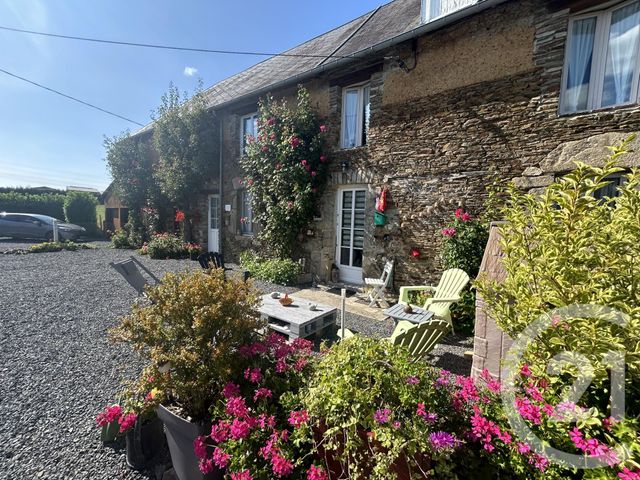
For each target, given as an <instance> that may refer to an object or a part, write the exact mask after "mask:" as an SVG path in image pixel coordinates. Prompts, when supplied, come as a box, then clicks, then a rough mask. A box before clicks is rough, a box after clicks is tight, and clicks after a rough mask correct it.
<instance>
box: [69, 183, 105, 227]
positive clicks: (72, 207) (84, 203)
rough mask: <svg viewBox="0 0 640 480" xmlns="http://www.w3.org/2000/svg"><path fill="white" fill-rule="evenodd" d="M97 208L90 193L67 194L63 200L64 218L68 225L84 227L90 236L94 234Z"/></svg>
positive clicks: (96, 202) (96, 201)
mask: <svg viewBox="0 0 640 480" xmlns="http://www.w3.org/2000/svg"><path fill="white" fill-rule="evenodd" d="M97 206H98V200H96V197H95V196H93V195H91V194H90V193H84V192H69V193H67V195H66V196H65V198H64V218H65V219H66V221H67V222H69V223H75V224H76V225H80V226H81V227H84V228H85V229H86V230H87V232H89V233H90V234H95V233H96V230H97V220H96V207H97Z"/></svg>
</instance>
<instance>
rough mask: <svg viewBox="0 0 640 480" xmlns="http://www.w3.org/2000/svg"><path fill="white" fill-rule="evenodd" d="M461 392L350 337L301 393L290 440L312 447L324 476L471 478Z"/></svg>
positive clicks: (400, 352) (376, 344) (404, 354)
mask: <svg viewBox="0 0 640 480" xmlns="http://www.w3.org/2000/svg"><path fill="white" fill-rule="evenodd" d="M463 384H464V385H466V383H463ZM465 392H466V390H465V389H464V388H463V387H462V386H461V384H459V383H457V382H456V377H455V376H453V375H451V374H449V373H448V372H446V371H440V370H437V369H435V368H432V367H430V366H428V364H427V363H426V362H415V361H412V358H411V356H410V354H409V352H408V351H407V350H405V349H404V348H402V347H397V346H394V345H392V344H391V343H390V342H387V341H380V340H376V339H368V338H364V337H360V336H355V337H353V338H350V339H349V340H347V341H343V342H341V343H339V344H337V345H334V346H333V347H332V348H331V350H329V351H328V352H327V353H326V354H325V355H324V356H323V358H322V359H321V361H320V362H319V365H318V366H317V368H316V370H315V372H314V374H313V375H312V377H311V379H310V381H309V384H308V386H307V387H306V388H305V389H303V390H302V391H301V392H300V394H299V398H300V402H301V405H302V410H303V411H304V412H306V414H307V415H308V417H309V419H308V421H307V422H306V423H305V425H304V426H303V427H301V428H299V429H296V430H295V431H294V432H293V435H292V436H291V438H292V440H293V441H294V442H307V443H311V444H312V445H313V447H312V448H311V449H310V450H311V451H313V452H317V455H316V457H317V460H319V462H318V463H317V467H318V468H322V469H324V470H325V471H326V472H327V475H329V478H336V479H337V478H347V477H345V475H347V472H348V475H349V476H348V478H352V479H390V478H429V477H430V476H434V475H435V477H434V478H456V475H458V476H459V478H472V477H468V476H464V475H465V472H467V473H468V472H469V471H472V470H473V469H477V471H481V470H483V468H484V467H482V466H481V465H480V464H478V463H477V462H476V460H477V458H478V457H477V456H476V455H475V454H474V453H473V451H471V450H470V449H469V438H468V435H467V431H468V430H469V423H468V417H467V410H468V409H467V407H466V403H465V398H464V395H465ZM473 447H474V448H475V445H473ZM476 450H478V449H477V448H476ZM489 468H490V467H489ZM325 478H327V477H325Z"/></svg>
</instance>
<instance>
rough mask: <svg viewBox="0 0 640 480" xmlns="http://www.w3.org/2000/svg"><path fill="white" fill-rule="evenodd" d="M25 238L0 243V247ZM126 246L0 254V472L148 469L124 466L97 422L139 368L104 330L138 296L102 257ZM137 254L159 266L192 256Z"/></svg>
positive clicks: (91, 475)
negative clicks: (107, 445) (172, 257)
mask: <svg viewBox="0 0 640 480" xmlns="http://www.w3.org/2000/svg"><path fill="white" fill-rule="evenodd" d="M104 245H106V244H103V246H104ZM26 246H28V244H23V243H19V244H13V243H8V242H0V252H2V251H5V250H9V249H12V248H26ZM129 255H131V252H128V251H119V250H112V249H109V248H98V249H96V250H83V251H78V252H56V253H40V254H29V255H0V416H1V418H2V420H0V479H12V480H16V479H25V480H26V479H37V478H43V479H105V480H106V479H109V480H113V479H143V478H144V479H146V478H155V475H141V474H138V473H135V472H133V471H131V470H130V469H129V468H127V466H126V464H125V461H124V450H123V449H119V450H116V449H113V448H105V447H103V446H102V443H101V442H100V438H99V431H98V430H97V428H96V425H95V421H94V418H95V415H96V414H97V413H98V412H99V411H100V410H101V409H102V408H103V407H104V405H106V404H107V403H109V402H113V400H114V398H113V395H114V392H115V391H116V389H117V388H118V386H119V385H120V381H121V380H122V379H124V378H131V377H133V376H134V375H135V374H136V372H137V370H138V367H139V364H138V363H137V362H136V357H135V356H134V355H133V354H132V353H131V352H130V351H129V350H128V348H127V347H126V346H123V345H115V346H114V345H111V344H109V343H107V339H106V330H107V329H108V328H109V327H111V326H113V325H114V324H115V322H116V319H117V318H118V317H119V316H120V315H123V314H126V313H127V312H128V310H129V308H130V305H131V303H132V301H133V300H134V299H135V292H134V290H133V289H132V288H130V287H129V285H128V284H127V283H126V282H125V281H124V279H123V278H122V277H120V276H119V275H118V274H117V273H116V272H115V271H114V270H113V269H111V268H110V267H109V265H108V264H109V262H111V261H117V260H124V259H126V258H128V256H129ZM142 261H143V262H144V263H145V265H147V266H148V267H149V269H150V270H151V271H152V272H154V274H156V275H162V274H163V273H165V272H167V271H180V270H183V269H185V268H195V266H196V265H197V264H196V262H189V261H177V260H176V261H174V260H163V261H154V260H149V259H146V258H144V257H142Z"/></svg>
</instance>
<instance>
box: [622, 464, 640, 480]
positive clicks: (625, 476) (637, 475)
mask: <svg viewBox="0 0 640 480" xmlns="http://www.w3.org/2000/svg"><path fill="white" fill-rule="evenodd" d="M618 478H620V479H621V480H640V470H633V471H631V470H629V469H628V468H627V467H625V468H623V469H622V471H621V472H620V473H618Z"/></svg>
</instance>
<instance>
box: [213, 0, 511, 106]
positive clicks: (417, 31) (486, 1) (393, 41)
mask: <svg viewBox="0 0 640 480" xmlns="http://www.w3.org/2000/svg"><path fill="white" fill-rule="evenodd" d="M506 1H508V0H481V1H479V2H478V3H475V4H473V5H469V6H467V7H464V8H461V9H460V10H456V11H455V12H453V13H450V14H448V15H445V16H444V17H441V18H438V19H436V20H433V21H431V22H428V23H424V24H422V25H420V26H419V27H416V28H414V29H413V30H409V31H408V32H405V33H401V34H400V35H396V36H395V37H392V38H390V39H388V40H385V41H383V42H381V43H378V44H376V45H373V46H371V47H369V48H366V49H364V50H360V51H358V52H355V53H353V54H351V55H349V56H348V57H343V58H338V59H336V60H334V61H331V62H329V63H323V64H321V65H319V66H317V67H314V68H312V69H311V70H307V71H306V72H302V73H298V74H297V75H294V76H293V77H289V78H287V79H285V80H280V81H279V82H276V83H272V84H271V85H267V86H265V87H262V88H259V89H257V90H253V91H252V92H249V93H246V94H244V95H241V96H239V97H236V98H234V99H233V100H229V101H227V102H224V103H220V104H217V105H213V106H211V108H213V109H214V110H217V109H222V108H224V107H227V106H229V105H231V104H234V103H236V102H241V101H242V100H245V99H248V98H252V97H255V96H261V95H263V94H265V93H268V92H270V91H272V90H277V89H279V88H282V87H286V86H289V85H291V84H296V83H299V82H303V81H305V80H308V79H310V78H312V77H315V76H317V75H319V74H321V73H324V72H326V71H328V70H331V69H334V68H339V67H341V66H343V65H348V64H349V63H351V62H353V61H355V60H360V59H363V58H366V57H369V56H371V55H373V54H375V53H378V52H380V51H382V50H386V49H387V48H389V47H392V46H395V45H397V44H399V43H402V42H405V41H407V40H412V39H414V38H416V37H419V36H422V35H424V34H425V33H428V32H432V31H435V30H439V29H441V28H444V27H446V26H448V25H450V24H452V23H454V22H457V21H458V20H462V19H463V18H466V17H470V16H472V15H475V14H477V13H480V12H482V11H484V10H487V9H489V8H491V7H495V6H496V5H499V4H501V3H505V2H506ZM374 13H375V12H374ZM327 58H329V57H327Z"/></svg>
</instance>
